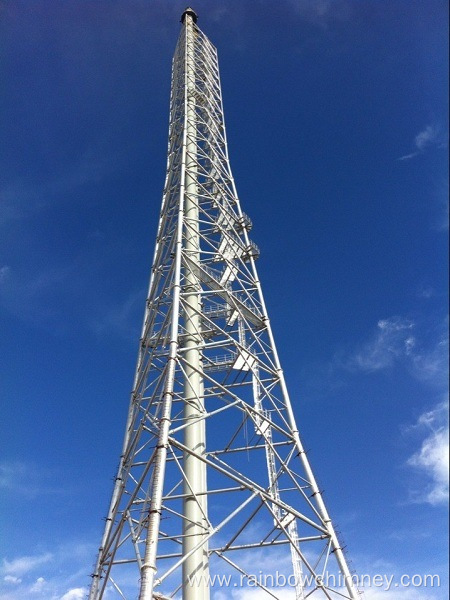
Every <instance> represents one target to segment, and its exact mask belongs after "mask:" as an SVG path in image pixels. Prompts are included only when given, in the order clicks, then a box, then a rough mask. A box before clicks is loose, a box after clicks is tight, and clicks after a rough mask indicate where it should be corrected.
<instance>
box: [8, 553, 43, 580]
mask: <svg viewBox="0 0 450 600" xmlns="http://www.w3.org/2000/svg"><path fill="white" fill-rule="evenodd" d="M52 560H53V555H52V554H50V552H46V553H45V554H39V555H37V556H21V557H19V558H15V559H14V560H11V561H9V560H7V559H6V558H4V559H3V565H2V567H1V571H2V572H3V573H5V574H6V575H13V576H19V575H24V574H25V573H28V572H30V571H33V570H34V569H36V567H39V566H41V565H43V564H46V563H48V562H50V561H52Z"/></svg>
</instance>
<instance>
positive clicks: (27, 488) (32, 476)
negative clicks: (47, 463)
mask: <svg viewBox="0 0 450 600" xmlns="http://www.w3.org/2000/svg"><path fill="white" fill-rule="evenodd" d="M53 475H54V473H53V474H52V473H50V471H47V470H46V469H45V468H42V467H38V466H37V465H30V464H26V463H24V462H21V461H18V460H14V461H3V462H1V463H0V490H2V493H3V494H5V493H11V494H14V495H17V494H20V496H22V497H23V498H28V499H30V498H36V496H41V495H47V494H65V493H69V490H64V489H62V488H58V487H55V486H54V485H53V483H51V482H52V481H53V480H54V477H53Z"/></svg>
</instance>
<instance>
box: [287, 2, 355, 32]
mask: <svg viewBox="0 0 450 600" xmlns="http://www.w3.org/2000/svg"><path fill="white" fill-rule="evenodd" d="M288 3H289V4H290V5H291V6H292V7H293V9H294V11H295V13H296V15H298V16H299V17H300V18H301V19H303V20H304V21H308V22H309V23H312V24H314V25H318V26H320V27H322V28H326V27H327V26H328V25H329V23H330V21H333V20H338V21H342V20H347V19H348V18H349V16H350V14H351V5H350V3H349V2H346V0H288Z"/></svg>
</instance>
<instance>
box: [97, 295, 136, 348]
mask: <svg viewBox="0 0 450 600" xmlns="http://www.w3.org/2000/svg"><path fill="white" fill-rule="evenodd" d="M144 300H145V292H144V290H138V291H134V292H132V293H131V294H129V296H128V297H127V298H126V299H125V300H124V301H123V302H121V303H118V304H116V305H114V306H111V307H110V308H109V310H107V311H106V313H105V314H104V315H102V316H101V317H98V318H97V319H96V320H93V321H92V322H91V328H92V330H93V331H94V333H95V334H96V335H97V336H98V337H99V338H103V336H104V335H105V334H107V335H108V336H110V335H111V333H114V335H117V336H118V337H120V338H122V339H124V340H129V341H134V340H135V339H136V334H137V330H136V327H137V326H139V325H140V316H138V315H141V314H143V311H144Z"/></svg>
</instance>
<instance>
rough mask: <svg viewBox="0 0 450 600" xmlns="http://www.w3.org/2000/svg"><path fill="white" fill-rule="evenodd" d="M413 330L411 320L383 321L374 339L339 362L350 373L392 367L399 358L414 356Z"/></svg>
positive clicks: (391, 318) (395, 319)
mask: <svg viewBox="0 0 450 600" xmlns="http://www.w3.org/2000/svg"><path fill="white" fill-rule="evenodd" d="M413 330H414V323H413V322H412V321H410V320H409V319H405V318H403V317H390V318H388V319H381V320H380V321H378V324H377V330H376V332H375V334H374V335H373V337H372V339H370V340H369V341H367V342H365V343H364V344H362V345H361V346H360V347H359V348H358V349H357V350H356V352H354V353H353V354H352V355H350V356H349V357H346V358H340V359H339V362H340V363H341V366H343V367H345V368H346V369H348V370H350V371H365V372H373V371H379V370H381V369H386V368H388V367H391V366H392V365H393V364H394V363H395V362H396V361H397V360H398V359H399V358H402V357H405V356H410V355H411V354H412V352H413V348H414V346H415V344H416V340H415V337H414V335H413Z"/></svg>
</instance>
